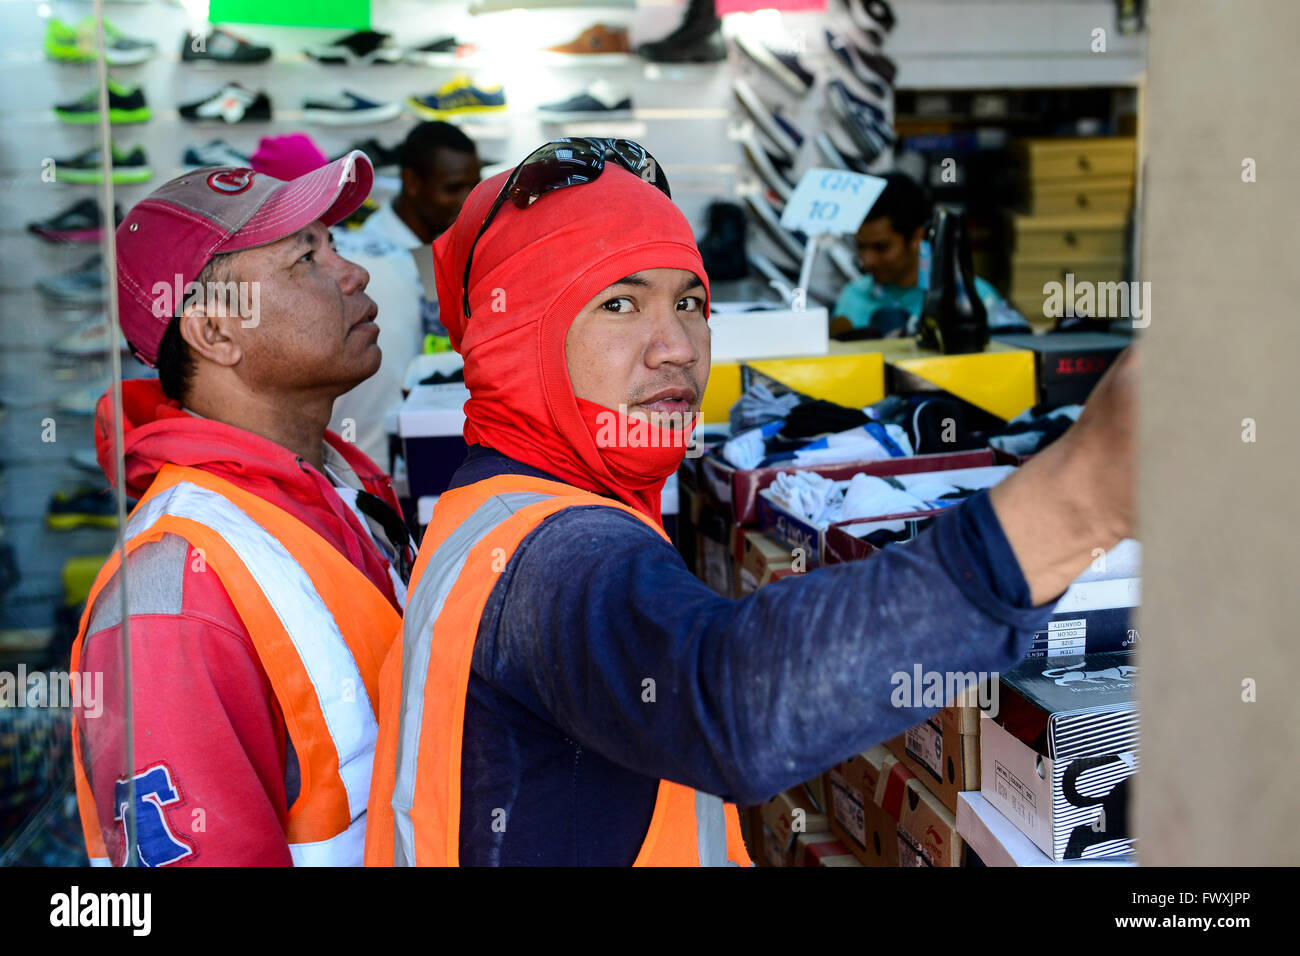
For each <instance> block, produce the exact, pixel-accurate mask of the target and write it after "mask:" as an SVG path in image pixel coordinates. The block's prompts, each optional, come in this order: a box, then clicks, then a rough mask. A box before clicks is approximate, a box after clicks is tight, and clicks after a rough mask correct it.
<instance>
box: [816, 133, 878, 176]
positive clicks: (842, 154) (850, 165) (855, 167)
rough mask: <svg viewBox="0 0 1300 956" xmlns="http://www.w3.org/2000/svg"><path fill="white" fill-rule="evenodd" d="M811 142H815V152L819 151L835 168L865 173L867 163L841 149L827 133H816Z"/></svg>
mask: <svg viewBox="0 0 1300 956" xmlns="http://www.w3.org/2000/svg"><path fill="white" fill-rule="evenodd" d="M813 142H814V143H816V144H817V152H819V153H821V155H822V158H823V159H825V160H826V162H828V163H829V164H830V165H831V166H834V167H835V168H836V169H845V170H848V171H849V172H851V173H865V172H866V171H867V166H868V164H867V163H864V162H862V160H861V159H860V158H858V157H857V156H855V155H853V154H852V153H850V152H848V151H846V150H844V149H842V148H841V147H840V146H839V144H837V143H836V142H835V140H833V139H832V138H831V136H830V134H829V133H818V134H817V135H816V136H815V137H814V138H813Z"/></svg>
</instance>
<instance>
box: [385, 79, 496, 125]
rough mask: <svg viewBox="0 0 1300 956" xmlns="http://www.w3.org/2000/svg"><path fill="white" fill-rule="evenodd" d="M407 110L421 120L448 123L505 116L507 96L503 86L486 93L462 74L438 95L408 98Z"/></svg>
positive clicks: (437, 93)
mask: <svg viewBox="0 0 1300 956" xmlns="http://www.w3.org/2000/svg"><path fill="white" fill-rule="evenodd" d="M406 106H407V108H408V109H410V111H411V112H412V113H414V114H415V115H416V116H418V117H420V118H421V119H430V120H446V119H451V118H453V117H457V116H471V115H473V114H475V113H501V112H504V111H505V108H506V94H505V90H504V89H502V87H500V86H495V87H491V88H488V89H483V88H480V87H477V86H475V85H474V84H473V83H471V82H470V80H469V78H468V77H466V76H464V75H460V74H458V75H457V76H455V77H453V78H452V79H451V80H450V81H449V82H448V83H446V84H445V85H444V86H443V87H442V88H440V89H439V90H438V92H436V93H430V94H428V95H425V96H417V95H415V94H412V95H410V96H408V97H407V98H406Z"/></svg>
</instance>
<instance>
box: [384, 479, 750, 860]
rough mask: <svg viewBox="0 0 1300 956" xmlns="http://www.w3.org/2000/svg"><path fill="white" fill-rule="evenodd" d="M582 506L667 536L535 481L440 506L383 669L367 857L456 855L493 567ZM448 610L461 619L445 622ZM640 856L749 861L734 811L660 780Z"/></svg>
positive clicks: (592, 499)
mask: <svg viewBox="0 0 1300 956" xmlns="http://www.w3.org/2000/svg"><path fill="white" fill-rule="evenodd" d="M581 505H600V506H605V507H617V508H622V509H623V510H625V511H627V512H628V513H629V514H632V515H635V516H636V517H637V518H639V519H640V520H642V521H644V522H645V523H646V524H647V525H648V526H650V527H652V528H654V529H655V530H656V532H657V533H658V534H660V535H661V536H663V537H664V538H665V540H666V535H664V534H663V531H662V529H661V528H659V527H658V526H657V525H654V524H651V523H650V522H649V521H648V520H647V519H646V518H645V517H644V516H642V515H640V514H639V513H638V512H636V511H634V510H633V509H631V508H628V507H626V506H624V505H621V504H619V503H618V502H614V501H611V500H610V499H607V498H602V497H599V496H597V495H593V494H589V493H587V492H582V491H579V490H578V489H576V488H572V487H570V486H567V485H562V484H558V483H556V482H550V481H543V480H540V479H534V478H520V477H519V476H499V477H497V478H492V479H488V480H487V481H483V482H478V483H476V484H474V485H469V486H465V487H462V488H458V489H454V490H453V491H451V492H447V493H446V494H444V495H443V496H442V498H440V499H439V502H438V504H437V505H436V506H435V507H434V517H433V520H432V521H431V522H430V525H429V529H428V531H427V532H426V535H425V541H426V545H425V548H424V549H422V553H421V555H420V559H421V560H420V561H418V562H417V565H416V569H415V574H414V575H413V576H412V579H411V591H410V595H409V600H408V602H407V606H406V614H405V621H404V624H403V632H402V640H401V642H399V643H398V644H397V645H395V646H394V648H393V650H392V652H391V654H390V659H389V661H388V662H386V664H385V668H384V674H383V676H382V677H381V686H382V687H383V691H382V692H381V697H382V698H383V702H384V705H383V710H382V712H381V715H380V725H381V726H380V742H379V750H378V753H377V756H376V763H375V781H374V787H375V790H374V794H373V797H372V800H371V804H370V817H371V830H370V833H369V839H368V841H367V848H366V861H367V864H374V865H388V864H390V863H393V864H396V865H398V866H410V865H416V864H426V863H432V864H434V865H440V864H452V865H455V864H456V863H457V862H458V860H459V824H460V820H459V806H460V759H461V743H462V737H463V717H464V703H465V699H466V695H467V692H468V680H469V664H470V657H471V655H472V653H473V647H474V643H475V640H476V637H477V631H478V628H477V622H478V620H479V618H480V617H481V615H482V611H483V606H484V604H485V603H486V600H487V596H488V594H490V592H491V588H492V586H493V584H494V583H495V579H496V573H495V572H498V571H500V570H502V569H503V568H504V567H505V565H506V563H508V561H509V559H510V557H511V556H512V555H513V553H514V551H515V549H516V548H517V546H518V544H519V542H520V541H522V540H523V538H524V537H525V536H526V535H527V534H528V533H529V532H530V531H531V530H532V529H534V528H536V527H537V526H539V525H540V524H541V523H542V522H543V521H544V520H545V519H546V518H548V517H550V515H552V514H554V513H556V512H558V511H560V510H562V509H563V508H567V507H574V506H581ZM444 613H445V614H446V615H447V617H448V618H450V619H452V620H453V624H451V625H449V624H447V623H446V621H445V620H443V618H444ZM435 629H436V630H437V642H436V644H435ZM435 657H436V658H438V663H437V664H434V663H433V660H434V658H435ZM399 683H400V690H401V692H400V696H399V695H398V694H397V693H396V691H397V686H396V685H398V684H399ZM426 705H428V706H429V707H431V708H432V712H430V711H429V710H428V708H427V707H426ZM429 738H433V739H432V741H431V740H430V739H429ZM385 789H386V792H384V791H385ZM422 800H423V804H422V802H421V801H422ZM688 831H689V832H688ZM636 863H637V864H638V865H664V864H666V865H701V866H721V865H728V864H743V865H749V858H748V856H747V855H746V853H745V850H744V846H743V843H742V841H741V840H740V834H739V820H738V818H737V817H736V811H735V808H734V807H728V806H726V805H724V803H723V802H722V800H721V799H719V798H718V797H716V796H712V795H710V794H704V793H698V792H696V791H694V790H691V789H689V788H687V787H683V786H680V785H678V784H674V783H671V782H669V781H660V785H659V792H658V796H657V798H656V801H655V810H654V814H653V815H652V818H651V822H650V826H649V829H648V832H647V835H646V839H645V842H644V844H643V846H642V848H641V852H640V853H639V854H638V857H637V861H636Z"/></svg>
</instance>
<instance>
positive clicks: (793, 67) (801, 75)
mask: <svg viewBox="0 0 1300 956" xmlns="http://www.w3.org/2000/svg"><path fill="white" fill-rule="evenodd" d="M736 45H737V46H739V47H740V49H741V52H743V53H744V54H745V55H746V56H748V57H749V58H750V59H751V60H753V61H754V62H755V63H756V64H758V66H759V67H761V68H762V69H763V70H765V71H766V72H767V73H768V75H769V76H771V77H773V78H774V79H776V80H777V81H778V82H779V83H781V84H782V85H783V86H785V87H786V88H787V89H789V90H790V91H791V92H792V93H795V94H796V95H798V96H803V95H804V94H806V93H807V92H808V91H809V90H810V89H812V85H813V81H814V79H815V77H814V76H813V74H812V73H811V72H809V71H808V69H807V68H806V67H805V66H804V65H803V64H802V63H801V62H799V57H798V55H797V53H796V52H795V51H794V50H793V49H790V48H785V47H783V46H782V45H780V44H779V43H778V42H777V40H776V39H775V38H768V37H765V36H762V35H760V34H759V33H757V32H753V31H749V30H742V31H740V32H739V33H737V34H736Z"/></svg>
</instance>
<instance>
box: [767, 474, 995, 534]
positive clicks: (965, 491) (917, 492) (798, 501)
mask: <svg viewBox="0 0 1300 956" xmlns="http://www.w3.org/2000/svg"><path fill="white" fill-rule="evenodd" d="M975 491H976V489H973V488H962V487H959V486H957V485H952V484H949V483H948V482H946V481H944V480H943V479H942V477H940V476H935V477H933V478H927V479H923V480H920V481H912V482H910V483H909V485H908V486H904V484H903V483H902V482H901V481H899V480H898V479H897V478H888V477H887V478H878V477H876V476H874V475H862V474H858V475H854V476H853V478H852V479H851V480H849V481H848V482H847V483H846V482H839V481H833V480H832V479H830V478H826V477H824V476H822V475H818V474H816V473H815V472H810V471H796V472H782V473H781V474H779V475H777V476H776V480H775V481H773V482H772V484H771V485H769V486H768V488H767V492H766V493H767V494H768V496H769V497H770V498H771V499H772V500H773V501H774V502H775V503H776V504H778V505H779V506H781V507H782V508H784V509H785V510H786V511H789V512H790V513H792V514H796V515H798V516H799V517H801V518H803V519H804V520H805V521H807V522H808V523H809V524H812V525H815V526H816V527H818V528H822V529H825V528H826V527H827V526H829V525H831V524H833V523H835V522H836V521H849V520H851V519H853V518H871V517H875V516H877V515H893V514H910V513H913V512H919V511H937V510H939V509H941V508H947V507H949V506H950V505H954V504H956V503H957V502H959V501H961V500H962V499H963V498H965V497H967V496H969V495H972V494H974V493H975Z"/></svg>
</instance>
